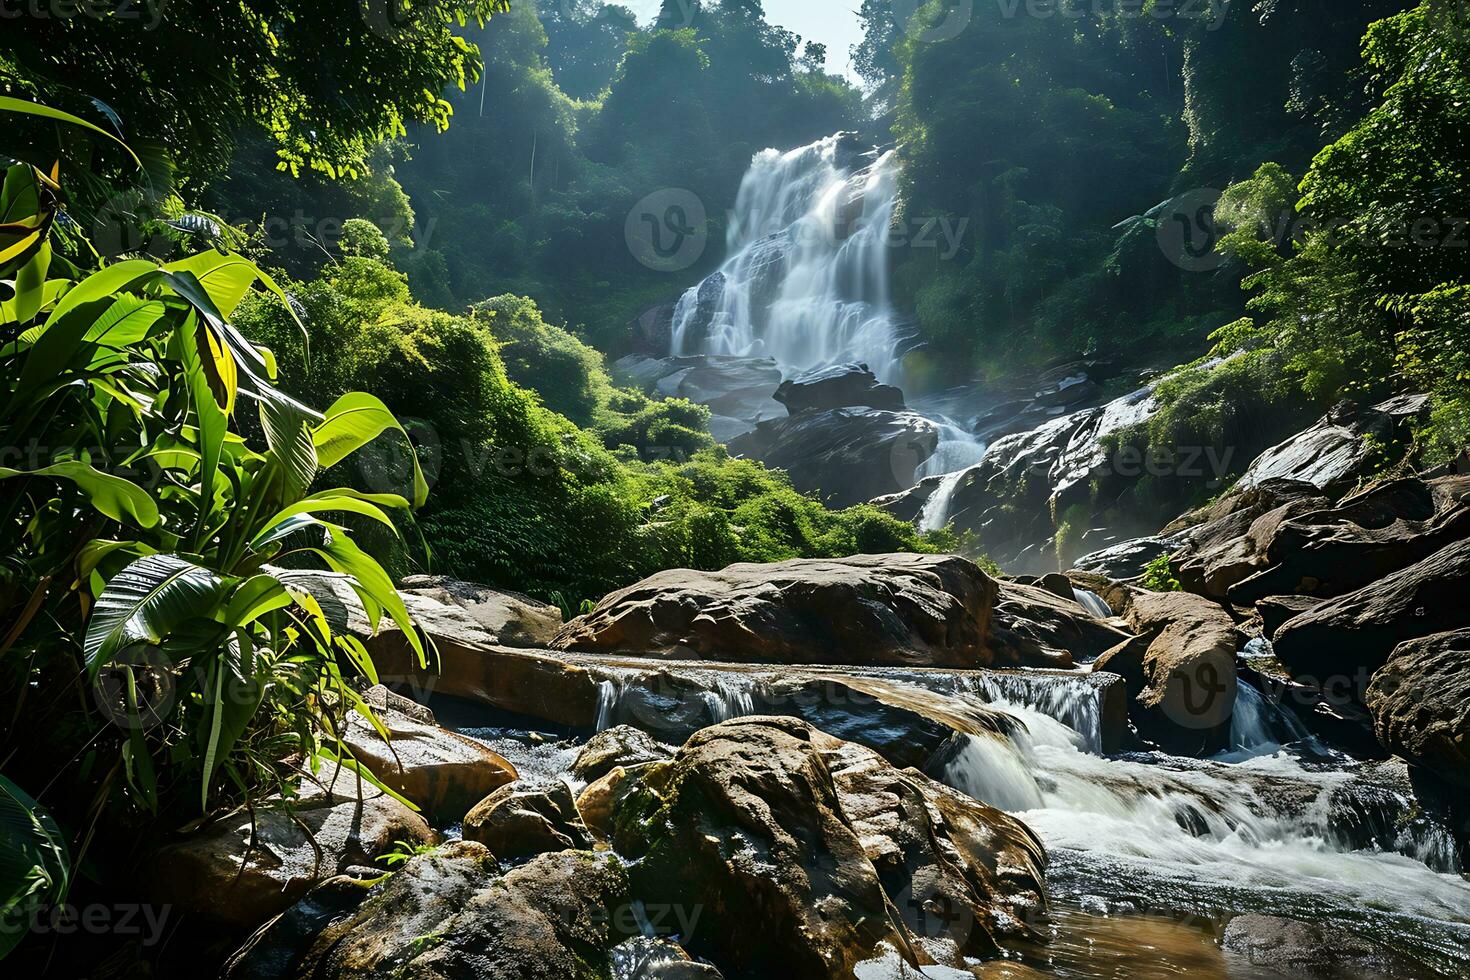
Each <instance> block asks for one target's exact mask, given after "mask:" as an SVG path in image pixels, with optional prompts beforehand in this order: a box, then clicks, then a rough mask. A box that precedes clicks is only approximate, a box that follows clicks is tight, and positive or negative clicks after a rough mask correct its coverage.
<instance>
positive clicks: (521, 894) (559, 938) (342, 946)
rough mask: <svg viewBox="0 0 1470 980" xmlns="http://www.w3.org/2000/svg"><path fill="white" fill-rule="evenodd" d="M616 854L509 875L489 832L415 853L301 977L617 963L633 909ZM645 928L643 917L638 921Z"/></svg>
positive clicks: (486, 975)
mask: <svg viewBox="0 0 1470 980" xmlns="http://www.w3.org/2000/svg"><path fill="white" fill-rule="evenodd" d="M627 886H628V881H627V873H626V872H625V871H624V869H623V867H622V866H621V864H620V863H619V861H618V860H617V858H615V857H612V856H611V855H594V854H589V853H585V852H576V851H566V852H561V853H557V854H543V855H540V856H539V857H536V858H533V859H532V860H531V861H530V862H528V863H527V864H525V865H522V866H521V867H518V868H516V869H515V870H513V871H511V872H509V873H508V874H505V875H503V876H497V874H496V865H495V860H494V858H493V856H492V855H491V854H490V852H489V851H488V850H486V849H485V848H484V847H483V846H481V845H479V844H475V843H472V842H470V841H460V842H457V843H454V844H451V845H449V846H448V847H445V848H444V849H442V850H441V851H437V852H434V853H432V854H425V855H420V856H418V857H415V858H413V859H412V860H411V861H409V862H408V863H407V864H406V865H405V866H404V867H403V869H402V870H401V871H399V872H398V873H397V874H395V875H394V876H393V877H392V878H390V879H389V880H388V881H387V883H386V884H384V885H383V887H382V890H381V891H379V892H378V893H376V894H375V895H373V897H371V898H370V899H368V901H367V902H365V903H364V904H363V906H362V907H361V908H360V909H359V910H358V911H357V913H356V914H355V915H353V916H352V917H350V918H348V919H345V920H342V921H340V922H338V923H335V924H334V925H332V926H330V927H329V928H328V929H326V930H325V931H324V932H323V933H322V934H321V935H320V936H318V937H317V940H316V942H315V943H314V944H313V946H312V948H311V949H310V951H309V952H308V953H307V955H306V956H305V957H304V959H303V960H302V962H301V963H300V965H299V966H298V967H297V969H296V970H295V971H294V972H293V973H292V974H289V975H290V976H294V977H297V978H300V980H307V978H310V980H348V978H351V980H400V978H404V977H413V978H415V980H463V978H466V977H474V978H476V980H567V978H569V977H605V976H608V975H609V970H610V955H609V950H610V949H611V948H612V947H613V946H614V945H616V944H617V943H618V942H619V941H620V940H621V939H623V938H625V937H624V935H623V934H622V933H621V932H619V931H618V925H619V923H621V922H624V921H631V920H632V916H631V909H630V904H629V900H628V887H627ZM634 928H636V924H635V925H634Z"/></svg>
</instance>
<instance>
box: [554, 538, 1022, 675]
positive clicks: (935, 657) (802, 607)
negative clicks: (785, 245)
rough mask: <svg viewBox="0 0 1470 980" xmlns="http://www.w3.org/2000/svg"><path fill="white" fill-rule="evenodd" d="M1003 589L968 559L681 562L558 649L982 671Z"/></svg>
mask: <svg viewBox="0 0 1470 980" xmlns="http://www.w3.org/2000/svg"><path fill="white" fill-rule="evenodd" d="M996 592H997V588H996V584H995V582H994V581H993V580H991V579H990V577H989V576H987V575H986V574H985V573H984V572H982V571H981V570H980V569H979V568H977V567H976V566H975V564H974V563H973V562H970V561H968V560H966V559H964V558H958V557H954V556H950V555H862V556H857V557H854V558H844V559H841V560H834V561H827V560H816V559H801V560H796V561H788V562H781V563H779V564H775V565H754V564H740V565H731V566H730V567H729V568H726V569H725V570H724V571H720V572H699V571H691V570H688V569H674V570H671V571H667V572H660V573H659V574H657V575H654V576H652V577H651V578H647V579H644V580H643V581H642V582H639V583H638V584H636V585H633V586H631V587H629V588H627V589H623V590H622V591H620V592H615V593H613V594H612V595H610V596H608V597H607V598H605V599H603V600H602V602H601V603H599V604H598V606H597V609H596V610H595V611H594V612H592V613H590V614H589V615H586V616H582V617H579V618H578V619H575V620H573V621H572V622H570V623H568V624H567V625H566V626H565V627H564V628H563V629H562V631H561V633H560V634H558V636H557V638H556V642H555V643H554V644H553V645H554V646H555V647H556V648H558V649H562V650H580V651H586V652H595V653H627V654H643V655H650V656H661V657H677V658H685V659H705V660H726V661H734V662H743V663H771V664H857V665H880V664H881V665H894V666H952V667H976V666H984V665H986V664H989V663H990V662H991V661H992V660H993V658H994V653H993V651H992V650H991V648H990V646H989V645H988V643H987V626H988V624H989V618H990V610H991V606H992V604H993V603H994V601H995V596H996Z"/></svg>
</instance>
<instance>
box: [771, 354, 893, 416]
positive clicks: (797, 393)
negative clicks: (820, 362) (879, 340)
mask: <svg viewBox="0 0 1470 980" xmlns="http://www.w3.org/2000/svg"><path fill="white" fill-rule="evenodd" d="M775 398H776V401H778V402H780V403H781V404H782V405H785V406H786V411H787V412H789V413H790V414H792V415H800V414H801V413H803V412H826V411H829V410H831V409H834V408H854V407H856V408H881V409H883V410H884V411H888V412H902V411H903V410H904V408H906V407H907V406H905V405H904V401H903V392H902V391H899V390H898V389H897V388H895V387H893V386H892V385H885V384H880V383H879V381H878V378H877V376H876V375H874V374H873V372H872V371H870V370H868V366H867V365H866V364H834V365H831V366H828V367H823V368H817V369H816V370H813V371H808V372H806V373H805V374H800V375H797V376H796V377H794V378H791V379H790V380H787V381H783V382H781V387H779V388H777V389H776V395H775Z"/></svg>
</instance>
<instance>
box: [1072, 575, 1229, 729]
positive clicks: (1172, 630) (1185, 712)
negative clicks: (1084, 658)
mask: <svg viewBox="0 0 1470 980" xmlns="http://www.w3.org/2000/svg"><path fill="white" fill-rule="evenodd" d="M1125 618H1126V619H1127V621H1128V624H1129V626H1130V627H1131V628H1132V629H1133V631H1134V632H1135V633H1137V634H1138V635H1137V636H1136V637H1135V638H1133V639H1130V640H1128V641H1126V642H1124V643H1123V644H1121V645H1120V646H1118V647H1116V648H1115V649H1113V650H1110V651H1108V652H1107V653H1105V654H1104V655H1103V656H1102V657H1101V658H1100V659H1099V660H1098V661H1097V662H1096V663H1095V664H1093V670H1095V671H1106V672H1108V673H1113V674H1119V675H1121V676H1122V677H1123V680H1124V682H1125V683H1126V684H1127V685H1128V694H1129V697H1130V711H1129V715H1130V717H1131V718H1132V719H1133V722H1134V724H1135V725H1136V726H1137V727H1138V730H1139V733H1140V734H1141V735H1143V736H1144V737H1145V738H1147V739H1150V740H1152V741H1154V742H1157V743H1158V744H1159V745H1160V746H1162V747H1163V748H1164V749H1165V750H1166V751H1169V752H1172V753H1174V754H1176V755H1205V754H1209V753H1212V752H1217V751H1219V750H1220V749H1223V748H1225V747H1226V746H1227V745H1228V744H1229V737H1230V719H1231V716H1232V714H1233V713H1234V710H1235V695H1236V689H1237V683H1236V676H1235V658H1236V653H1237V651H1239V650H1240V648H1241V646H1242V645H1243V642H1244V638H1243V637H1242V636H1241V635H1240V632H1239V630H1237V629H1236V627H1235V624H1234V622H1233V621H1232V620H1231V618H1230V616H1229V615H1228V614H1227V613H1226V612H1225V611H1224V610H1223V609H1221V608H1220V607H1219V606H1217V605H1215V604H1214V603H1213V602H1210V601H1209V600H1208V599H1204V598H1201V597H1200V596H1196V595H1190V594H1189V593H1186V592H1145V591H1142V590H1139V591H1135V592H1131V593H1130V594H1129V597H1128V604H1127V609H1126V610H1125Z"/></svg>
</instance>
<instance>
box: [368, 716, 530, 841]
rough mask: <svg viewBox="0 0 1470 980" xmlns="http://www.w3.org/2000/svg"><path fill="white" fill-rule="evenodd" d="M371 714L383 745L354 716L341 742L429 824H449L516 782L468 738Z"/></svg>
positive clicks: (511, 771)
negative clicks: (427, 818) (385, 737)
mask: <svg viewBox="0 0 1470 980" xmlns="http://www.w3.org/2000/svg"><path fill="white" fill-rule="evenodd" d="M376 714H377V718H378V723H379V724H380V725H381V726H382V728H383V729H384V730H385V731H386V732H387V733H388V738H389V740H388V741H386V742H385V741H384V740H383V736H382V733H381V732H379V731H378V729H377V728H376V727H374V726H373V725H372V724H371V723H370V722H369V721H368V720H367V719H366V718H363V717H362V716H360V715H357V714H353V715H351V716H350V717H349V718H348V722H347V726H346V729H345V731H344V732H343V741H344V742H345V743H346V745H347V747H348V748H349V749H351V750H352V754H353V757H354V758H356V759H357V760H358V761H359V762H360V763H362V764H363V765H365V766H367V768H368V769H369V770H371V771H372V773H373V775H375V776H377V777H378V778H379V779H380V780H382V782H383V785H385V786H387V787H388V788H390V789H392V790H393V791H394V792H396V793H399V794H400V795H402V796H403V797H404V798H405V799H408V800H412V801H413V802H414V803H415V804H416V805H417V806H419V807H420V808H421V809H422V810H423V811H424V812H425V813H427V814H429V815H430V816H431V817H433V818H434V819H437V820H441V821H445V822H449V823H453V822H455V821H457V820H459V819H460V818H461V817H463V816H464V815H465V811H467V810H468V809H469V808H470V807H471V806H473V805H474V804H475V803H476V802H477V801H479V800H482V799H484V798H485V797H486V796H487V795H489V794H490V793H491V792H493V791H494V790H495V789H497V788H498V787H501V786H504V785H505V784H506V783H509V782H513V781H514V780H515V779H516V778H517V774H516V770H515V766H513V765H511V764H510V763H509V762H507V761H506V760H505V759H503V758H501V757H500V756H499V755H497V754H495V753H494V752H492V751H490V750H489V749H488V748H486V747H485V746H483V745H481V744H480V743H479V742H476V741H475V740H473V739H470V738H466V737H465V736H463V735H459V734H456V733H455V732H451V731H449V730H447V729H444V728H440V727H439V726H437V725H434V724H424V723H423V722H420V721H415V720H414V719H412V718H410V717H408V716H407V715H405V714H402V713H400V712H399V711H396V710H393V709H387V710H382V711H378V712H376Z"/></svg>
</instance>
